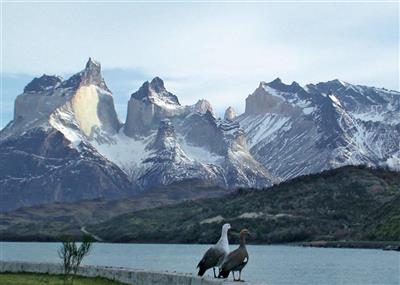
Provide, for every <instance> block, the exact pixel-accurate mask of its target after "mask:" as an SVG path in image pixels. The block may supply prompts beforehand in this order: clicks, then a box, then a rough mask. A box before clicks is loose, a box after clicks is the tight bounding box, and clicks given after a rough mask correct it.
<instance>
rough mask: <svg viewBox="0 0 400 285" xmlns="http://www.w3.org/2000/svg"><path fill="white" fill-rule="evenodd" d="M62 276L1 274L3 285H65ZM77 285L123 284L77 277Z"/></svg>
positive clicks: (0, 281)
mask: <svg viewBox="0 0 400 285" xmlns="http://www.w3.org/2000/svg"><path fill="white" fill-rule="evenodd" d="M63 282H64V277H63V276H62V275H49V274H38V273H0V284H2V285H46V284H48V285H63V284H64V283H63ZM74 284H75V285H121V284H122V283H119V282H115V281H111V280H108V279H104V278H89V277H80V276H77V277H76V278H75V281H74Z"/></svg>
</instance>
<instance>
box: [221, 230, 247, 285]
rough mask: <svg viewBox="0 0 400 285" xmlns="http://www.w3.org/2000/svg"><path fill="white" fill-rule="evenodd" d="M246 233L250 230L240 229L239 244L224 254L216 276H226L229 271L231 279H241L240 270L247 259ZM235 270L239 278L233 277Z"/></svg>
mask: <svg viewBox="0 0 400 285" xmlns="http://www.w3.org/2000/svg"><path fill="white" fill-rule="evenodd" d="M248 235H250V232H249V231H248V230H247V229H243V230H241V231H240V245H239V247H238V248H237V249H235V250H234V251H232V252H231V253H229V254H228V255H227V256H226V258H225V259H224V261H223V263H222V265H221V269H220V271H219V275H218V278H227V277H228V276H229V273H230V272H232V275H233V280H234V281H241V279H240V278H241V274H242V270H243V268H244V267H245V266H246V264H247V262H248V261H249V254H248V253H247V249H246V237H247V236H248ZM236 271H239V279H236V278H235V272H236Z"/></svg>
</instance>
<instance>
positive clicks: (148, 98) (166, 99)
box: [131, 77, 180, 106]
mask: <svg viewBox="0 0 400 285" xmlns="http://www.w3.org/2000/svg"><path fill="white" fill-rule="evenodd" d="M131 98H133V99H137V100H141V101H143V102H148V103H154V104H156V105H159V106H162V105H163V103H166V104H171V105H174V104H176V105H180V103H179V100H178V97H176V96H175V95H174V94H172V93H171V92H168V91H167V89H166V88H165V86H164V81H163V80H162V79H161V78H159V77H154V78H153V79H152V80H151V82H149V81H146V82H144V83H143V85H142V86H141V87H140V88H139V90H138V91H136V92H134V93H133V94H132V95H131Z"/></svg>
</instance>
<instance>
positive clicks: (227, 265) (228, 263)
mask: <svg viewBox="0 0 400 285" xmlns="http://www.w3.org/2000/svg"><path fill="white" fill-rule="evenodd" d="M248 260H249V256H248V254H247V250H246V249H245V248H238V249H235V250H234V251H232V252H231V253H229V254H228V256H227V257H226V258H225V260H224V262H223V263H222V265H221V270H222V271H226V272H229V271H232V270H234V271H235V270H240V269H242V268H243V267H244V266H245V265H246V264H247V262H248Z"/></svg>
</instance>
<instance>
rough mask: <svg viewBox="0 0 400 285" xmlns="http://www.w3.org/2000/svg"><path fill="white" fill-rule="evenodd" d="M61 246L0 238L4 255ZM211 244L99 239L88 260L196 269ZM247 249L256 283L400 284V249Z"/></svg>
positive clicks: (25, 255)
mask: <svg viewBox="0 0 400 285" xmlns="http://www.w3.org/2000/svg"><path fill="white" fill-rule="evenodd" d="M59 247H60V243H36V242H32V243H28V242H0V259H1V260H6V261H10V260H13V261H31V262H59V258H58V255H57V249H58V248H59ZM208 247H209V246H208V245H187V244H172V245H171V244H108V243H96V244H94V247H93V250H92V252H91V255H90V256H88V257H87V258H86V259H85V262H84V263H85V264H93V265H107V266H123V267H131V268H136V269H150V270H159V271H172V272H173V271H176V272H184V273H187V272H192V273H196V265H197V263H198V261H199V260H200V258H201V256H202V254H203V253H204V251H205V250H206V249H207V248H208ZM234 248H236V245H232V246H231V249H234ZM248 252H249V256H250V258H249V263H248V265H247V267H246V268H245V269H244V270H243V274H242V279H244V280H246V281H250V282H252V283H253V284H308V285H311V284H324V285H325V284H349V285H350V284H351V285H357V284H360V285H366V284H380V285H384V284H393V285H399V284H400V253H399V252H395V251H383V250H372V249H336V248H335V249H333V248H332V249H331V248H311V247H294V246H267V245H249V246H248ZM208 274H209V275H210V276H211V274H212V270H210V271H209V272H208ZM229 278H231V276H229Z"/></svg>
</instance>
